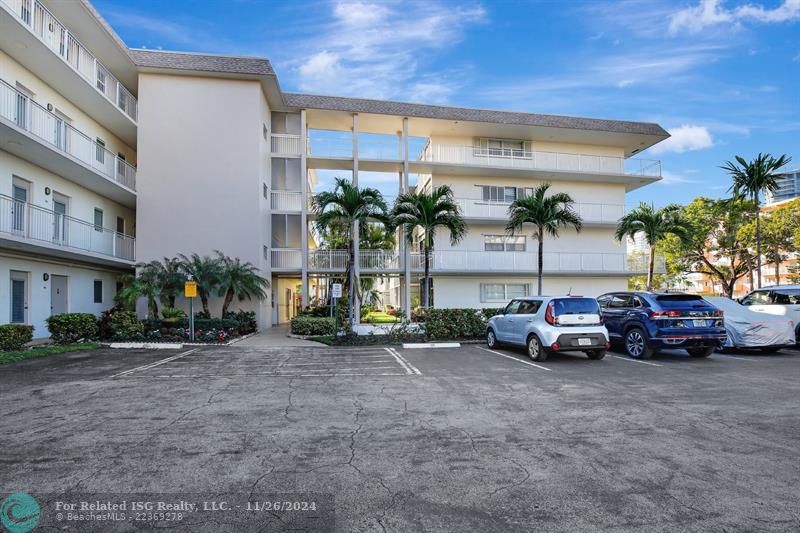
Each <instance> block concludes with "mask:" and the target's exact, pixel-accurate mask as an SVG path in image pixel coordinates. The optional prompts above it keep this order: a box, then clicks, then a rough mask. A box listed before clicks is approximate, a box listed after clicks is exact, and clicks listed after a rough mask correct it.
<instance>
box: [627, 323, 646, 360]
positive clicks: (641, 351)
mask: <svg viewBox="0 0 800 533" xmlns="http://www.w3.org/2000/svg"><path fill="white" fill-rule="evenodd" d="M624 346H625V353H627V354H628V355H629V356H631V357H633V358H634V359H650V358H651V357H652V356H653V349H652V348H651V347H650V346H649V345H648V344H647V333H645V332H644V330H643V329H642V328H631V329H629V330H628V331H627V332H626V333H625V342H624Z"/></svg>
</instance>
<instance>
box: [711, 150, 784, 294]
mask: <svg viewBox="0 0 800 533" xmlns="http://www.w3.org/2000/svg"><path fill="white" fill-rule="evenodd" d="M791 160H792V158H791V157H788V156H787V155H786V154H783V155H781V156H780V157H779V158H778V159H775V158H774V157H772V155H771V154H762V153H759V154H758V155H757V156H756V157H755V159H753V160H752V161H750V162H748V161H745V159H744V158H743V157H742V156H738V155H737V156H736V163H734V162H733V161H726V162H725V164H724V165H723V166H721V167H720V168H721V169H723V170H725V171H727V172H728V174H730V176H731V178H732V180H733V184H732V185H731V188H730V191H731V192H733V196H734V198H737V199H741V198H745V197H747V196H750V198H751V199H752V200H753V202H754V204H755V212H756V276H757V282H758V288H759V289H760V288H761V216H760V213H759V211H760V207H761V200H760V198H759V196H760V195H761V193H762V192H775V190H777V188H778V176H779V174H778V170H780V169H781V168H782V167H784V166H785V165H787V164H789V162H791Z"/></svg>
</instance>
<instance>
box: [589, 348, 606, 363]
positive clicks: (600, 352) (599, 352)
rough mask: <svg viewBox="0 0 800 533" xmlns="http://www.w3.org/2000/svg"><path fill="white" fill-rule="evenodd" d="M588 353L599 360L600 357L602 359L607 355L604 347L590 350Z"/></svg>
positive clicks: (591, 357)
mask: <svg viewBox="0 0 800 533" xmlns="http://www.w3.org/2000/svg"><path fill="white" fill-rule="evenodd" d="M586 355H587V356H588V357H589V359H591V360H592V361H599V360H600V359H602V358H603V357H605V356H606V350H602V349H600V350H589V351H588V352H586Z"/></svg>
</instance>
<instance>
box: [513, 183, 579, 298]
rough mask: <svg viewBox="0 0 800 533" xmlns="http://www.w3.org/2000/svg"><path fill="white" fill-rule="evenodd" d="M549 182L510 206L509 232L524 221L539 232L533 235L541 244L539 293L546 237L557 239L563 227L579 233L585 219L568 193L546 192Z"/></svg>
mask: <svg viewBox="0 0 800 533" xmlns="http://www.w3.org/2000/svg"><path fill="white" fill-rule="evenodd" d="M549 189H550V184H549V183H543V184H541V185H539V186H538V187H536V189H534V190H533V193H532V194H531V195H529V196H525V197H524V198H519V199H517V200H514V201H513V202H512V203H511V205H510V206H509V207H508V213H509V221H508V224H506V232H507V233H510V234H514V233H515V232H517V231H521V230H522V228H523V227H524V225H525V224H533V225H534V226H535V228H536V231H535V232H534V234H533V238H534V239H536V240H537V241H538V243H539V260H538V269H537V282H538V283H537V294H538V295H540V296H541V294H542V268H543V266H544V237H545V235H549V236H550V237H553V238H554V239H557V238H558V232H559V230H560V229H562V228H568V227H573V228H575V231H577V232H580V231H581V228H583V220H581V217H580V216H579V215H578V214H577V213H576V212H575V211H574V210H573V209H572V205H573V204H574V203H575V201H574V200H573V199H572V197H571V196H570V195H569V194H567V193H565V192H557V193H554V194H551V195H550V196H548V195H547V191H548V190H549Z"/></svg>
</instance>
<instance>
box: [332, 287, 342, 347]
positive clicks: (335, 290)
mask: <svg viewBox="0 0 800 533" xmlns="http://www.w3.org/2000/svg"><path fill="white" fill-rule="evenodd" d="M341 297H342V284H341V283H334V284H333V285H331V299H332V301H333V304H332V305H333V323H334V324H335V328H336V334H337V335H338V334H339V326H338V324H339V306H338V305H336V303H337V300H338V299H339V298H341Z"/></svg>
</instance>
